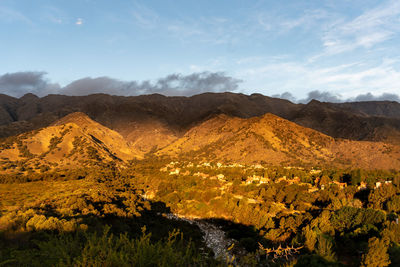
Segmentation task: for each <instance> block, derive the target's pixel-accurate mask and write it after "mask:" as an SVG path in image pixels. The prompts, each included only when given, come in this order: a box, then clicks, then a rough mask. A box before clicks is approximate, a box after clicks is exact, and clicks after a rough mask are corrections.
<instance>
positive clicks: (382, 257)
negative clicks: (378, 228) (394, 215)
mask: <svg viewBox="0 0 400 267" xmlns="http://www.w3.org/2000/svg"><path fill="white" fill-rule="evenodd" d="M388 245H389V244H388V241H387V240H384V239H382V240H380V239H378V238H376V237H372V238H370V239H369V240H368V250H367V252H366V253H365V254H364V255H363V256H362V260H361V266H362V267H384V266H388V265H389V264H390V260H389V254H388V252H387V250H388Z"/></svg>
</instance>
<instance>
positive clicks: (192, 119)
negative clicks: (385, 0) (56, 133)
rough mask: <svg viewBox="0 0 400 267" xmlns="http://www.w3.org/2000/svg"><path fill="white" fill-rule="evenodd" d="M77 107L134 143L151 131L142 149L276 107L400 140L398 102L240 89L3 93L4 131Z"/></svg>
mask: <svg viewBox="0 0 400 267" xmlns="http://www.w3.org/2000/svg"><path fill="white" fill-rule="evenodd" d="M73 112H83V113H85V114H88V115H89V116H90V118H92V119H93V120H95V121H97V122H99V123H101V124H102V125H104V126H106V127H108V128H110V129H112V130H115V131H117V132H119V133H120V134H121V135H123V136H124V137H125V138H126V139H127V140H129V141H132V142H134V143H135V140H137V138H138V137H139V136H146V137H149V136H153V137H152V138H147V141H146V143H147V144H146V145H145V146H142V145H137V144H136V145H135V146H136V149H138V150H140V151H142V152H143V153H147V152H149V151H151V150H154V149H158V148H162V147H164V146H165V145H166V143H168V142H169V141H171V140H174V139H175V138H177V137H180V136H182V135H183V134H184V133H185V132H186V131H187V130H189V129H190V128H191V127H193V126H195V125H197V124H199V123H201V122H203V121H205V120H207V119H209V118H211V117H213V116H215V115H218V114H225V115H228V116H234V117H239V118H251V117H256V116H261V115H263V114H266V113H272V114H275V115H277V116H279V117H282V118H285V119H287V120H290V121H293V122H295V123H297V124H300V125H302V126H305V127H308V128H312V129H314V130H317V131H320V132H322V133H324V134H327V135H330V136H332V137H335V138H345V139H352V140H364V141H384V142H390V143H394V144H400V117H399V114H400V104H399V103H397V102H389V101H377V102H354V103H324V102H319V101H315V100H314V101H311V102H310V103H308V104H294V103H291V102H290V101H288V100H284V99H279V98H272V97H268V96H263V95H261V94H252V95H244V94H236V93H204V94H200V95H195V96H192V97H166V96H163V95H159V94H153V95H142V96H132V97H122V96H110V95H105V94H95V95H89V96H63V95H48V96H46V97H42V98H39V97H36V96H34V95H32V94H28V95H25V96H23V97H21V98H19V99H17V98H13V97H9V96H6V95H0V137H7V136H13V135H16V134H20V133H24V132H28V131H31V130H35V129H39V128H42V127H46V126H49V125H51V124H52V123H54V122H55V121H57V120H58V119H60V118H62V117H64V116H66V115H68V114H70V113H73ZM153 127H154V128H153ZM165 140H167V141H168V142H165Z"/></svg>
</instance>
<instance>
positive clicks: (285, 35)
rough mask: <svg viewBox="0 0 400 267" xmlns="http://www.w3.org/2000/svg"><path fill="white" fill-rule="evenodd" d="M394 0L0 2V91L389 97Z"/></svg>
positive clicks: (398, 36)
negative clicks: (225, 92)
mask: <svg viewBox="0 0 400 267" xmlns="http://www.w3.org/2000/svg"><path fill="white" fill-rule="evenodd" d="M399 44H400V1H397V0H380V1H377V0H375V1H372V0H325V1H323V0H287V1H273V0H269V1H261V0H260V1H256V0H254V1H244V0H213V1H211V0H201V1H200V0H173V1H172V0H159V1H153V0H146V1H137V0H119V1H108V0H68V1H60V0H35V1H32V0H0V62H1V64H0V93H6V94H9V95H13V96H17V97H19V96H21V95H23V94H24V93H26V92H33V93H35V94H38V95H46V94H49V93H63V94H75V95H84V94H89V93H96V92H106V93H111V94H120V95H137V94H146V93H162V94H165V95H193V94H197V93H202V92H206V91H215V92H221V91H233V92H240V93H245V94H252V93H261V94H264V95H270V96H278V97H284V98H288V99H290V100H293V101H300V100H303V101H305V100H307V99H309V98H310V97H314V98H319V99H322V100H326V101H344V100H371V99H377V100H380V99H392V100H397V101H399V97H398V95H399V94H400V49H399Z"/></svg>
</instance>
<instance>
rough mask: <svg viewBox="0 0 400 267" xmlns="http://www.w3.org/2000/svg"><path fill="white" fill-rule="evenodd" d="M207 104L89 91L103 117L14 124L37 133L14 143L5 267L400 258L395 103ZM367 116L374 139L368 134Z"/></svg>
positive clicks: (2, 218)
mask: <svg viewBox="0 0 400 267" xmlns="http://www.w3.org/2000/svg"><path fill="white" fill-rule="evenodd" d="M204 97H206V98H207V97H208V96H207V95H200V96H196V97H193V99H196V101H200V102H199V103H198V105H199V108H200V107H201V108H202V109H203V111H201V110H196V111H195V107H196V101H195V102H193V103H191V105H194V106H193V107H191V108H189V109H188V110H185V108H186V106H185V105H188V104H187V103H186V102H185V101H189V100H188V99H187V98H167V99H166V98H165V97H163V96H154V95H152V96H143V97H134V98H129V99H127V98H123V97H121V98H117V97H111V96H103V95H96V96H90V97H88V98H85V97H83V98H80V99H83V100H85V101H89V100H90V99H91V98H95V99H96V101H97V102H96V103H97V104H96V105H100V103H103V104H104V105H103V106H102V108H100V107H98V106H96V105H94V106H90V110H89V111H88V113H84V112H82V109H85V108H88V107H89V106H85V102H80V105H82V106H81V107H80V108H79V109H78V108H76V107H74V105H75V104H71V105H70V106H68V108H66V106H64V108H65V110H64V111H63V113H64V116H60V114H61V113H60V114H58V115H57V116H56V115H54V114H56V113H52V114H53V115H51V114H50V113H48V112H47V111H44V110H42V108H40V109H41V110H42V111H41V112H40V114H39V115H38V114H35V113H31V115H32V116H33V117H31V118H28V117H25V119H26V120H23V122H22V121H19V120H16V121H13V122H10V120H8V122H4V121H3V125H2V126H1V127H2V129H3V132H2V133H15V132H14V131H15V130H16V129H17V130H16V132H19V131H23V132H22V133H19V134H16V135H9V136H4V137H3V138H2V139H1V142H0V148H1V150H0V248H1V250H0V251H1V254H0V264H1V265H4V266H24V265H33V266H41V265H42V264H44V265H68V266H70V265H74V266H86V265H88V264H89V263H90V264H93V262H97V263H96V264H98V265H106V266H131V265H140V264H141V262H142V263H143V262H146V264H151V263H153V264H154V265H156V266H158V265H165V266H173V265H174V266H321V265H324V266H358V265H360V264H363V263H364V262H367V261H369V260H371V259H372V260H373V259H377V260H379V261H381V262H384V264H387V265H388V264H389V262H390V264H391V265H390V266H396V265H398V264H400V258H399V257H398V255H400V254H399V251H400V246H399V244H400V240H399V236H400V225H399V224H398V220H399V218H398V213H399V212H400V145H399V143H398V141H397V140H398V137H399V132H397V130H396V129H397V128H396V127H397V126H396V123H397V121H396V120H397V118H398V117H397V115H396V114H397V113H396V112H395V110H396V108H397V106H396V105H394V108H393V109H391V110H390V111H387V110H382V109H381V108H379V109H378V108H377V109H371V108H370V106H366V105H361V104H348V105H344V104H343V105H342V104H340V105H339V104H331V103H315V102H314V103H310V104H307V105H304V106H300V105H299V104H292V103H290V102H286V101H285V100H277V99H272V98H266V97H263V96H259V95H251V96H245V95H235V94H220V95H217V97H216V98H215V99H214V100H213V101H214V102H212V101H211V102H210V103H209V104H208V105H209V107H208V108H209V110H207V105H205V104H204V103H203V102H202V101H203V100H202V99H203V98H204ZM59 98H62V99H63V101H62V102H61V103H63V105H64V104H65V103H68V101H69V100H68V99H69V97H62V96H49V97H47V99H42V98H36V97H34V96H29V99H30V100H29V101H31V102H30V105H31V104H32V103H35V105H37V106H40V105H41V104H40V102H41V101H47V102H48V101H50V100H52V99H53V100H54V99H59ZM26 99H27V97H24V98H21V100H18V101H25V102H26V101H27V100H26ZM49 99H50V100H49ZM88 99H89V100H88ZM193 99H190V101H192V100H193ZM238 99H239V100H240V101H239V100H238ZM6 100H7V101H9V99H6ZM53 100H52V101H53ZM100 100H101V101H100ZM105 100H107V101H106V102H105V103H104V102H102V101H105ZM117 100H118V101H127V102H124V103H125V104H121V105H122V106H118V108H119V109H121V110H118V114H119V116H118V117H116V115H115V114H117V113H115V114H114V115H112V116H110V114H113V113H114V112H117V111H112V110H110V109H108V108H105V107H111V106H110V105H111V104H110V102H112V101H117ZM128 100H129V101H133V102H129V101H128ZM228 100H229V101H230V103H235V104H234V105H241V106H242V107H247V109H246V108H243V109H236V108H233V106H230V105H227V104H226V101H228ZM18 101H16V102H15V103H14V106H15V107H17V106H18V105H20V104H19V102H18ZM52 101H50V102H48V104H49V103H51V102H52ZM165 101H167V102H168V101H173V102H174V106H171V105H170V104H166V103H167V102H165ZM242 101H244V102H242ZM246 101H250V102H251V104H246V103H247V102H246ZM2 103H3V106H4V100H3V102H2ZM74 103H75V102H74ZM82 103H83V104H82ZM132 103H135V104H134V105H135V107H134V108H133V107H132V106H130V107H129V108H126V109H125V108H124V105H128V104H129V105H133V104H132ZM143 103H146V105H144V104H143ZM160 103H163V105H165V106H163V105H160ZM254 103H258V104H257V105H255V104H254ZM266 103H267V104H268V105H267V104H266ZM7 105H9V104H7ZM371 105H372V104H371ZM376 105H377V106H379V105H380V103H376ZM57 107H58V106H57ZM205 107H206V108H205ZM98 109H99V110H100V109H101V110H102V112H100V111H99V110H98ZM180 109H182V110H185V115H184V116H183V114H182V113H181V112H182V111H180ZM268 109H273V111H274V112H264V111H265V110H268ZM310 109H312V110H314V111H312V114H310V113H309V112H310V111H309V110H310ZM315 109H317V110H315ZM8 110H10V109H8ZM16 110H18V108H16ZM53 110H56V108H54V109H53ZM171 110H175V111H171ZM307 110H308V111H307ZM346 110H347V111H346ZM348 110H351V111H348ZM377 110H381V111H380V112H378V111H377ZM72 111H74V112H72ZM127 111H129V115H128V113H126V112H127ZM7 112H8V111H7ZM18 112H21V110H20V111H18ZM174 112H175V115H173V114H174ZM276 113H279V114H280V115H281V116H278V115H277V114H276ZM382 113H385V114H387V115H385V116H383V114H382ZM3 114H4V112H3ZM7 114H9V113H7ZM20 114H23V113H20ZM124 114H125V115H124ZM156 114H158V115H156ZM305 114H309V115H307V116H311V115H312V117H313V116H317V115H318V116H319V119H318V120H314V119H315V118H314V117H313V119H312V122H313V123H315V125H314V124H310V123H309V122H310V121H308V120H304V118H306V117H307V116H306V115H305ZM337 114H342V115H341V117H340V118H336V116H337ZM343 114H344V115H343ZM181 115H182V117H181V118H180V116H181ZM18 116H22V115H18ZM18 116H17V117H18ZM24 116H26V115H24ZM37 116H39V117H41V116H48V117H47V118H48V119H45V120H42V121H41V123H42V124H36V123H34V121H35V120H36V119H37V118H38V117H37ZM6 117H7V116H6V115H4V116H3V118H6ZM13 117H14V118H16V117H15V116H13ZM21 118H22V117H21ZM50 118H51V119H50ZM178 118H180V120H179V119H178ZM288 118H291V119H288ZM378 118H379V120H378ZM347 119H349V120H348V121H347ZM353 120H354V121H356V123H352V121H353ZM300 121H302V123H299V122H300ZM307 121H308V122H307ZM317 122H318V123H317ZM328 122H329V125H330V126H329V127H328V128H324V127H325V126H326V125H328V124H327V123H328ZM378 122H379V123H378ZM21 123H22V124H23V125H30V126H29V127H28V128H20V127H19V126H18V125H22V124H21ZM345 123H349V124H348V128H346V127H345V125H346V124H345ZM357 123H361V124H362V125H363V127H364V126H365V127H367V128H366V129H368V130H371V131H372V132H371V133H368V134H367V135H363V138H360V136H359V135H360V134H362V132H363V131H365V130H366V129H365V128H363V127H361V126H357ZM305 125H308V127H305ZM370 126H371V127H372V128H368V127H370ZM321 127H322V128H323V130H321V129H320V128H321ZM335 127H345V128H346V129H345V130H340V132H341V133H342V136H338V135H336V134H331V135H329V133H331V131H332V129H333V128H335ZM354 127H355V128H357V129H356V130H354V129H355V128H354ZM318 129H320V130H318ZM6 135H8V134H6ZM343 136H346V138H344V137H343ZM399 140H400V139H399ZM105 240H106V241H105ZM95 244H99V245H95ZM376 251H381V252H380V255H379V257H380V258H379V257H378V256H377V255H376V253H375V252H376ZM99 254H100V255H102V256H101V257H98V255H99ZM51 255H53V256H51ZM143 255H146V256H143ZM90 264H89V265H90ZM145 266H148V265H145Z"/></svg>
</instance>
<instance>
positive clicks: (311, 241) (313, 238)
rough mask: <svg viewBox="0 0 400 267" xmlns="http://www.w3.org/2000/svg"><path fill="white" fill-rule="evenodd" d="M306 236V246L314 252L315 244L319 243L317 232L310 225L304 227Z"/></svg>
mask: <svg viewBox="0 0 400 267" xmlns="http://www.w3.org/2000/svg"><path fill="white" fill-rule="evenodd" d="M304 237H305V239H306V241H305V245H306V248H307V249H308V250H309V251H310V252H312V251H314V249H315V244H316V243H317V233H316V232H314V231H313V230H312V229H311V227H310V226H309V225H307V226H306V227H305V228H304Z"/></svg>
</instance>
